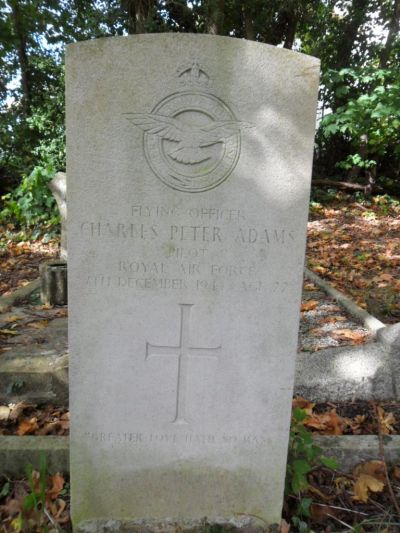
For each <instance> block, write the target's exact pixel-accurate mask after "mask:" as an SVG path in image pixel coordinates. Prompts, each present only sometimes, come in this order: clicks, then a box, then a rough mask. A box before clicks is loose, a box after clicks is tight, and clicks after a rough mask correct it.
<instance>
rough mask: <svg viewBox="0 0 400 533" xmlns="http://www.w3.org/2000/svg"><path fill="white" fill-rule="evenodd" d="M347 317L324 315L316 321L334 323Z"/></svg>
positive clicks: (343, 320)
mask: <svg viewBox="0 0 400 533" xmlns="http://www.w3.org/2000/svg"><path fill="white" fill-rule="evenodd" d="M346 320H347V318H346V317H345V316H340V315H334V316H326V317H324V318H321V320H319V321H318V323H319V324H332V323H333V324H334V323H336V322H345V321H346Z"/></svg>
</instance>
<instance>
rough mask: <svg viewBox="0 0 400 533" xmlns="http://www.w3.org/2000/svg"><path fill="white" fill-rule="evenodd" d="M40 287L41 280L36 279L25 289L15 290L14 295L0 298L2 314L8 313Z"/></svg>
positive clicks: (24, 287) (0, 311)
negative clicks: (19, 301)
mask: <svg viewBox="0 0 400 533" xmlns="http://www.w3.org/2000/svg"><path fill="white" fill-rule="evenodd" d="M39 287H40V279H34V280H33V281H30V282H29V283H27V284H26V285H24V286H23V287H20V288H19V289H17V290H15V291H14V292H13V293H12V294H9V295H7V296H4V295H3V296H0V313H4V312H6V311H8V310H9V309H10V308H11V307H12V306H13V305H15V304H16V303H17V302H18V300H23V299H24V298H27V297H28V296H29V295H30V294H31V293H32V292H34V291H35V290H36V289H38V288H39Z"/></svg>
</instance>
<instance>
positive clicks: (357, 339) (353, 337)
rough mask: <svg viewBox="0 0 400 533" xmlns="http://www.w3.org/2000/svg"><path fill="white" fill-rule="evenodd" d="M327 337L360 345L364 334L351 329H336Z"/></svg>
mask: <svg viewBox="0 0 400 533" xmlns="http://www.w3.org/2000/svg"><path fill="white" fill-rule="evenodd" d="M329 335H330V336H331V337H332V338H333V339H335V340H345V341H352V343H353V344H362V343H363V342H364V340H365V337H366V333H364V332H361V331H354V330H352V329H336V330H334V331H331V332H330V333H329Z"/></svg>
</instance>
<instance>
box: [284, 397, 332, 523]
mask: <svg viewBox="0 0 400 533" xmlns="http://www.w3.org/2000/svg"><path fill="white" fill-rule="evenodd" d="M306 417H307V413H306V412H305V410H304V409H300V408H298V407H296V408H295V409H293V418H292V426H291V429H290V440H289V453H288V463H287V469H286V484H285V493H286V495H289V494H295V495H297V496H298V497H299V504H298V507H297V510H296V514H295V516H294V517H293V518H292V521H293V524H294V525H295V526H296V527H297V528H298V530H299V531H300V532H303V531H304V532H307V531H309V529H308V526H307V524H306V523H305V522H303V520H302V518H308V517H309V516H310V505H311V503H312V498H309V497H304V496H302V493H304V492H306V491H307V489H308V488H309V482H308V479H307V474H309V473H310V472H311V470H312V469H313V468H315V467H317V466H325V467H326V468H331V469H336V468H337V467H338V465H337V463H336V461H335V460H334V459H332V458H330V457H326V456H325V455H323V454H322V449H321V448H320V447H319V446H316V445H315V443H314V441H313V436H312V433H311V432H310V431H308V430H307V429H306V428H305V427H304V424H303V422H304V420H305V418H306Z"/></svg>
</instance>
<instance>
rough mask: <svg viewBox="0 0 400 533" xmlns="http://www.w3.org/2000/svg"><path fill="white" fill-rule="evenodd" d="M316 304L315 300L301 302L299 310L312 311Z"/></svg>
mask: <svg viewBox="0 0 400 533" xmlns="http://www.w3.org/2000/svg"><path fill="white" fill-rule="evenodd" d="M318 303H319V302H318V301H317V300H306V301H305V302H302V304H301V308H300V310H301V311H303V312H304V311H312V310H313V309H315V308H316V307H317V305H318Z"/></svg>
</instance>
